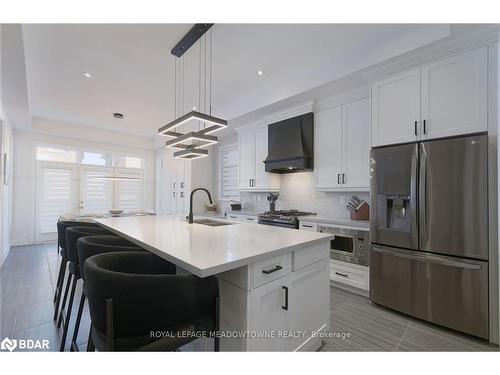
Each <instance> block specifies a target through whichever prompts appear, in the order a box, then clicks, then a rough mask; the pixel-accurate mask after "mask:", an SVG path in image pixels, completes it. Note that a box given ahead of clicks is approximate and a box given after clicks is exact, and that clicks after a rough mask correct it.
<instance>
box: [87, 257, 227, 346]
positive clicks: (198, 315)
mask: <svg viewBox="0 0 500 375" xmlns="http://www.w3.org/2000/svg"><path fill="white" fill-rule="evenodd" d="M84 268H85V285H86V288H85V290H86V293H87V298H88V300H89V307H90V316H91V318H92V335H91V339H92V341H93V343H94V345H95V347H96V348H97V349H98V350H99V351H132V350H148V351H149V350H158V351H160V350H161V351H165V350H174V349H176V348H179V347H180V346H182V345H185V344H187V343H188V342H191V341H193V340H195V339H196V336H197V335H199V334H205V335H210V334H213V333H214V332H217V331H218V330H219V288H218V283H217V279H216V278H215V277H213V276H211V277H206V278H203V279H202V278H199V277H196V276H193V275H176V274H175V268H174V267H172V264H171V263H169V262H167V261H165V260H163V259H161V258H159V257H157V256H156V255H153V254H151V253H147V252H140V253H135V252H117V253H108V254H100V255H95V256H93V257H90V258H88V259H87V260H86V262H85V266H84ZM152 332H168V333H169V334H168V335H165V336H166V337H164V338H162V339H160V340H158V339H155V338H154V337H151V336H154V335H152V334H151V333H152ZM181 332H185V334H180V333H181ZM170 333H172V334H170ZM214 349H215V350H216V351H218V350H219V337H218V335H217V334H215V335H214Z"/></svg>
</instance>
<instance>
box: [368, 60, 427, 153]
mask: <svg viewBox="0 0 500 375" xmlns="http://www.w3.org/2000/svg"><path fill="white" fill-rule="evenodd" d="M415 121H417V126H415ZM419 134H420V69H415V70H412V71H409V72H405V73H402V74H398V75H396V76H392V77H390V78H387V79H384V80H382V81H378V82H375V83H373V84H372V146H382V145H388V144H394V143H404V142H413V141H416V140H418V139H419Z"/></svg>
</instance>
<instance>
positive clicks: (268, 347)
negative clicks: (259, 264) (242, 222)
mask: <svg viewBox="0 0 500 375" xmlns="http://www.w3.org/2000/svg"><path fill="white" fill-rule="evenodd" d="M329 288H330V282H329V262H328V259H325V260H322V261H319V262H317V263H314V264H312V265H310V266H308V267H305V268H302V269H300V270H298V271H296V272H290V273H289V274H288V275H287V276H285V277H282V278H280V279H278V280H275V281H273V282H271V283H268V284H265V285H263V286H260V287H258V288H255V289H254V290H253V291H252V297H251V324H250V329H251V334H252V335H255V336H257V335H258V337H250V338H249V350H251V351H297V350H315V349H317V348H318V347H319V346H320V344H321V338H320V337H319V335H318V333H320V332H322V331H326V330H328V329H329V321H330V318H329V317H330V289H329Z"/></svg>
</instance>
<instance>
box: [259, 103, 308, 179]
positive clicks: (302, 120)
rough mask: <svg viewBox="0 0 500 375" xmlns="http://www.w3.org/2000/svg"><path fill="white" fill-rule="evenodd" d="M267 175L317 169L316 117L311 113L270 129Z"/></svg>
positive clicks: (265, 161)
mask: <svg viewBox="0 0 500 375" xmlns="http://www.w3.org/2000/svg"><path fill="white" fill-rule="evenodd" d="M267 152H268V155H267V158H266V160H264V163H265V165H266V172H270V173H294V172H307V171H312V170H313V167H314V157H313V152H314V115H313V113H312V112H310V113H306V114H304V115H301V116H297V117H293V118H290V119H288V120H283V121H280V122H276V123H274V124H271V125H269V126H268V146H267Z"/></svg>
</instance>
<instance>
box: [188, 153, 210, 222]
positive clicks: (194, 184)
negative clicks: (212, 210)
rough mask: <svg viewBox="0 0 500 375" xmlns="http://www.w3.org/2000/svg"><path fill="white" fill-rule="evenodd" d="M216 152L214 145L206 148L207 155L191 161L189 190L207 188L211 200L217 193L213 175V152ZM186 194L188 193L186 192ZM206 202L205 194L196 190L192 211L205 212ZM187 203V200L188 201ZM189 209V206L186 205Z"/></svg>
mask: <svg viewBox="0 0 500 375" xmlns="http://www.w3.org/2000/svg"><path fill="white" fill-rule="evenodd" d="M216 153H217V148H216V147H209V148H208V157H206V158H200V159H195V160H192V161H191V190H193V189H196V188H199V187H202V188H205V189H208V191H209V192H210V195H211V196H212V200H214V201H216V200H217V193H216V191H215V189H214V176H215V165H214V163H215V154H216ZM187 194H190V192H188V193H187ZM207 202H208V197H207V195H206V194H205V193H204V192H202V191H199V192H196V193H195V195H194V197H193V212H194V213H204V212H206V206H205V204H206V203H207ZM188 204H189V201H188ZM187 210H189V206H188V207H187Z"/></svg>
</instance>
